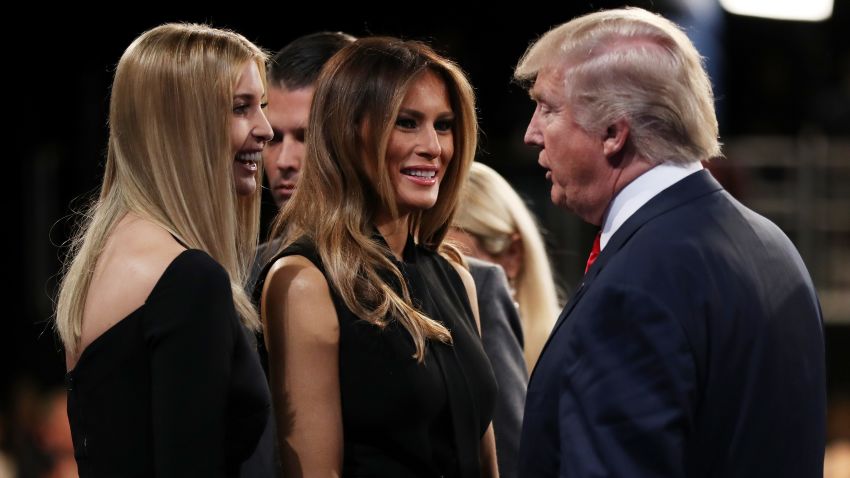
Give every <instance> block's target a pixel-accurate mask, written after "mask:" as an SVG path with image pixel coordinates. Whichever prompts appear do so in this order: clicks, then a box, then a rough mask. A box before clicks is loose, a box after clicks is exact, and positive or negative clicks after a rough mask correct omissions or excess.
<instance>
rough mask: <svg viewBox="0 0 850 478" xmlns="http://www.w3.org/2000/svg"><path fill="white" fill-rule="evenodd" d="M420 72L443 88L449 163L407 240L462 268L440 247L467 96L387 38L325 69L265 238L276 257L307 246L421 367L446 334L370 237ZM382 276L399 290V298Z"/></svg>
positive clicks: (468, 135)
mask: <svg viewBox="0 0 850 478" xmlns="http://www.w3.org/2000/svg"><path fill="white" fill-rule="evenodd" d="M426 71H431V72H434V73H435V74H437V76H439V77H440V78H441V79H442V80H443V81H445V84H446V89H447V91H448V94H449V101H450V104H451V107H452V111H453V112H454V115H455V120H454V126H453V136H454V157H453V158H452V160H451V162H450V163H449V164H448V166H447V169H446V172H445V174H444V176H443V178H442V180H441V182H440V193H439V197H438V199H437V202H436V204H435V205H434V206H433V207H432V208H430V209H428V210H424V211H418V212H416V213H414V214H413V215H412V217H411V221H410V231H409V232H410V233H411V234H413V236H414V238H415V239H416V241H417V242H418V243H419V244H420V245H422V246H424V247H426V248H428V249H431V250H434V251H438V252H439V253H441V254H443V255H444V256H447V257H449V258H451V259H453V260H455V261H456V262H462V261H463V259H462V257H461V255H460V254H459V253H458V252H457V250H456V249H454V248H453V247H452V246H450V245H448V244H445V243H443V239H444V238H445V236H446V232H447V231H448V228H449V224H451V220H452V217H453V215H454V212H455V208H456V206H457V202H458V198H459V195H460V188H461V185H462V184H463V181H464V178H465V177H466V174H467V171H468V170H469V165H470V164H471V163H472V159H473V157H474V155H475V149H476V145H477V141H478V126H477V120H476V115H475V95H474V92H473V90H472V86H471V85H470V84H469V81H468V80H467V79H466V76H465V75H464V73H463V71H462V70H461V69H460V68H459V67H458V66H457V65H455V64H454V63H452V62H451V61H449V60H448V59H445V58H443V57H441V56H440V55H438V54H437V53H435V52H434V51H433V50H432V49H431V48H430V47H428V46H426V45H424V44H422V43H419V42H413V41H403V40H399V39H396V38H387V37H374V38H363V39H360V40H357V41H356V42H354V43H353V44H351V45H349V46H347V47H345V48H344V49H343V50H341V51H340V52H339V53H337V54H336V55H335V56H334V57H333V58H331V60H330V61H329V62H328V63H327V64H326V65H325V67H324V69H323V70H322V73H321V75H320V76H319V79H318V82H317V85H316V92H315V94H314V97H313V104H312V107H311V110H310V124H309V126H308V128H307V139H306V142H307V157H306V159H305V161H304V165H303V167H302V170H301V178H300V179H299V181H298V188H297V189H296V191H295V194H294V195H293V196H292V198H291V199H290V200H289V201H288V202H287V204H286V206H284V208H283V209H282V210H281V212H280V213H279V215H278V217H277V219H276V220H275V223H274V226H273V228H272V232H271V237H272V238H275V237H280V236H281V235H283V234H284V233H286V238H287V240H284V241H281V250H282V249H283V248H285V247H286V245H288V243H289V242H291V240H292V239H295V238H298V237H300V236H301V235H306V236H307V237H309V238H311V239H312V240H313V241H314V242H315V244H316V248H317V250H318V253H319V256H320V257H321V259H322V262H323V264H324V266H325V268H326V272H327V277H328V279H329V282H330V285H331V286H332V287H333V288H334V289H335V290H336V291H337V292H338V293H339V295H340V296H341V297H342V299H343V301H344V302H345V305H346V307H348V308H349V309H350V310H351V311H352V312H353V313H354V314H355V315H357V316H358V317H359V318H361V319H362V320H365V321H367V322H369V323H371V324H374V325H376V326H378V327H384V326H386V325H387V323H388V320H396V321H398V323H400V324H401V325H402V326H403V327H404V328H405V329H406V330H407V331H408V333H410V335H411V337H412V339H413V343H414V345H415V347H416V352H415V354H414V357H415V358H416V359H417V360H419V361H420V362H421V361H422V360H424V357H425V341H426V340H427V339H435V340H440V341H442V342H446V343H448V342H451V335H450V333H449V331H448V330H447V329H446V327H445V326H444V325H443V324H442V323H440V322H437V321H435V320H433V319H431V318H429V317H427V316H426V315H425V314H423V313H422V312H421V311H419V310H417V309H416V307H415V306H414V304H413V303H412V301H411V298H410V295H409V292H408V289H407V286H406V283H405V281H404V279H403V277H402V275H401V272H400V271H399V270H398V268H397V267H396V265H395V264H394V263H393V262H392V261H391V260H390V259H389V257H390V256H391V255H392V254H391V252H390V251H389V250H388V249H387V247H386V246H385V245H383V244H381V243H380V242H378V241H376V240H375V239H374V238H373V236H374V234H376V233H377V232H376V231H377V229H375V226H374V223H373V220H374V217H375V214H376V213H378V211H379V210H380V209H381V208H383V209H386V210H387V211H389V212H390V214H391V215H392V216H393V217H398V210H397V205H396V199H395V189H394V187H393V184H392V181H391V179H390V176H389V170H388V165H387V160H386V150H387V144H388V142H389V138H390V134H391V133H392V130H393V128H394V127H395V120H396V117H397V116H398V112H399V109H400V108H401V104H402V102H403V100H404V97H405V95H406V93H407V90H408V88H409V87H410V85H411V84H413V82H414V81H416V80H417V79H418V78H419V77H420V76H421V75H422V74H424V73H425V72H426ZM318 199H321V200H318ZM388 275H389V277H390V278H391V279H392V281H394V282H396V283H397V284H400V289H401V294H399V293H396V292H395V291H394V290H393V287H392V285H391V283H390V282H389V281H388V280H387V276H388Z"/></svg>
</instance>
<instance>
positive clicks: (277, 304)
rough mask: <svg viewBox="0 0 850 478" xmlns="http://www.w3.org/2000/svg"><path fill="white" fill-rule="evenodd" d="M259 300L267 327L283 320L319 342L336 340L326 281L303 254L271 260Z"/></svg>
mask: <svg viewBox="0 0 850 478" xmlns="http://www.w3.org/2000/svg"><path fill="white" fill-rule="evenodd" d="M261 303H262V307H261V312H262V315H263V320H264V322H265V323H266V324H267V325H268V326H269V327H270V328H275V326H276V325H278V324H284V323H285V324H287V325H288V326H289V327H292V328H294V329H297V330H300V331H301V332H302V333H305V334H308V335H310V336H313V337H314V338H316V339H319V340H321V341H323V342H337V341H338V340H339V322H338V321H337V316H336V309H335V308H334V304H333V300H332V298H331V292H330V287H329V286H328V281H327V280H326V279H325V276H324V274H322V271H320V270H319V268H318V267H316V266H315V265H314V264H313V263H312V262H310V260H309V259H307V258H305V257H303V256H286V257H282V258H280V259H278V260H276V261H275V262H274V264H272V267H271V268H270V269H269V273H268V275H267V276H266V281H265V284H264V286H263V294H262V299H261Z"/></svg>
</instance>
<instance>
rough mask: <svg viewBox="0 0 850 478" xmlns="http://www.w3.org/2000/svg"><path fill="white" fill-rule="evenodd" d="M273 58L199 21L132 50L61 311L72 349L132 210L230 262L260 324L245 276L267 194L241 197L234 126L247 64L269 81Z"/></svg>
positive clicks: (238, 301)
mask: <svg viewBox="0 0 850 478" xmlns="http://www.w3.org/2000/svg"><path fill="white" fill-rule="evenodd" d="M266 58H267V55H266V54H265V53H264V52H263V51H262V50H260V49H259V48H258V47H256V46H255V45H254V44H252V43H251V42H249V41H248V40H247V39H245V38H244V37H243V36H242V35H239V34H237V33H234V32H231V31H226V30H219V29H215V28H211V27H209V26H206V25H196V24H165V25H161V26H158V27H156V28H153V29H151V30H149V31H147V32H145V33H143V34H142V35H141V36H139V37H138V38H137V39H136V40H135V41H133V43H132V44H131V45H130V46H129V47H128V48H127V50H126V51H125V52H124V54H123V55H122V57H121V60H120V61H119V62H118V67H117V69H116V71H115V78H114V80H113V83H112V94H111V99H110V105H109V146H108V152H107V158H106V168H105V172H104V178H103V184H102V186H101V189H100V196H99V198H98V199H97V200H95V201H94V202H93V203H92V204H91V206H89V209H88V211H87V212H86V213H85V214H84V218H83V222H82V224H81V226H80V228H79V230H78V232H77V233H76V235H75V237H74V238H73V239H72V241H71V244H70V250H69V253H68V260H66V270H65V274H64V277H63V279H62V283H61V286H60V291H59V299H58V303H57V308H56V327H57V329H58V332H59V336H60V337H61V339H62V342H63V343H64V345H65V348H66V349H67V350H68V351H69V352H70V353H72V354H73V353H76V352H77V347H78V346H79V340H80V334H81V328H82V316H83V311H84V307H85V300H86V297H87V294H88V289H89V286H90V284H91V280H92V274H93V271H94V268H95V265H96V263H97V260H98V257H99V255H100V252H101V250H102V249H103V247H104V245H105V243H106V240H107V238H108V237H109V235H110V233H111V232H112V230H113V228H114V227H115V225H116V224H117V222H118V221H119V220H121V218H122V217H124V216H125V215H126V214H127V213H128V212H132V213H134V214H136V215H138V216H141V217H143V218H146V219H147V220H149V221H152V222H154V223H156V224H158V225H160V226H161V227H162V228H164V229H165V230H167V231H168V232H170V233H171V234H172V235H174V236H175V237H176V238H177V239H178V240H179V241H180V242H182V243H183V244H184V245H186V246H187V247H189V248H193V249H200V250H202V251H205V252H207V253H208V254H209V255H210V256H211V257H212V258H213V259H215V260H216V261H217V262H218V263H219V264H221V265H222V267H224V269H225V270H226V271H227V272H228V274H229V276H230V281H231V290H232V292H233V299H234V303H235V305H236V310H237V312H238V314H239V315H240V316H241V317H242V319H243V321H244V323H245V324H246V325H248V326H249V327H251V328H255V329H256V328H258V327H259V319H258V317H257V313H256V310H255V309H254V307H253V306H252V305H251V301H250V300H249V298H248V296H247V295H246V293H245V291H244V286H243V283H244V282H245V279H246V276H247V272H248V267H249V266H250V262H251V260H252V258H253V255H254V250H255V249H256V245H257V235H258V231H259V204H260V191H259V188H258V190H257V191H256V193H255V194H254V195H252V196H250V197H238V196H237V195H236V191H235V188H234V184H233V157H232V151H231V146H230V140H229V138H230V135H229V133H228V131H229V128H230V121H231V112H232V108H233V94H234V90H235V88H236V83H237V82H238V80H239V76H240V74H241V72H242V69H243V68H244V66H245V64H246V63H247V62H249V61H253V62H255V63H256V64H257V68H258V69H259V71H260V73H261V74H260V77H261V78H265V61H266ZM260 174H262V173H261V172H260Z"/></svg>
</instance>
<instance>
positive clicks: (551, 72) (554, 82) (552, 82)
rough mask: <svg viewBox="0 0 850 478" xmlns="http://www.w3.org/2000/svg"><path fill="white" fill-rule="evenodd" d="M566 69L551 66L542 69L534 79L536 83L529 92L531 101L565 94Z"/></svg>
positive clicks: (559, 66) (560, 66)
mask: <svg viewBox="0 0 850 478" xmlns="http://www.w3.org/2000/svg"><path fill="white" fill-rule="evenodd" d="M563 86H564V69H563V66H562V65H551V66H546V67H544V68H541V69H540V70H539V71H538V72H537V76H535V78H534V83H533V84H532V86H531V88H529V90H528V94H529V95H530V96H531V99H533V100H535V101H536V100H538V99H540V98H541V97H548V96H552V95H553V94H561V93H563Z"/></svg>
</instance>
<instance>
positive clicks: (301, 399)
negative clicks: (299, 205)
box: [262, 256, 343, 477]
mask: <svg viewBox="0 0 850 478" xmlns="http://www.w3.org/2000/svg"><path fill="white" fill-rule="evenodd" d="M262 304H263V306H262V310H263V324H264V328H265V337H266V345H267V348H268V351H269V375H270V382H271V383H270V386H271V390H272V399H273V401H274V409H275V417H276V421H277V430H278V445H279V447H280V457H281V462H282V465H283V475H284V476H287V477H290V476H291V477H300V476H340V475H341V474H342V450H343V438H342V407H341V404H340V390H339V362H338V360H339V322H338V320H337V315H336V310H335V309H334V305H333V300H332V299H331V294H330V290H329V288H328V283H327V281H326V280H325V277H324V276H323V275H322V273H321V272H320V271H319V269H318V268H316V266H314V265H313V264H312V263H311V262H310V261H309V260H307V259H306V258H304V257H302V256H288V257H284V258H282V259H279V260H278V261H277V262H276V263H275V264H274V265H273V266H272V268H271V270H270V271H269V274H268V277H267V279H266V282H265V287H264V289H263V297H262Z"/></svg>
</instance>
